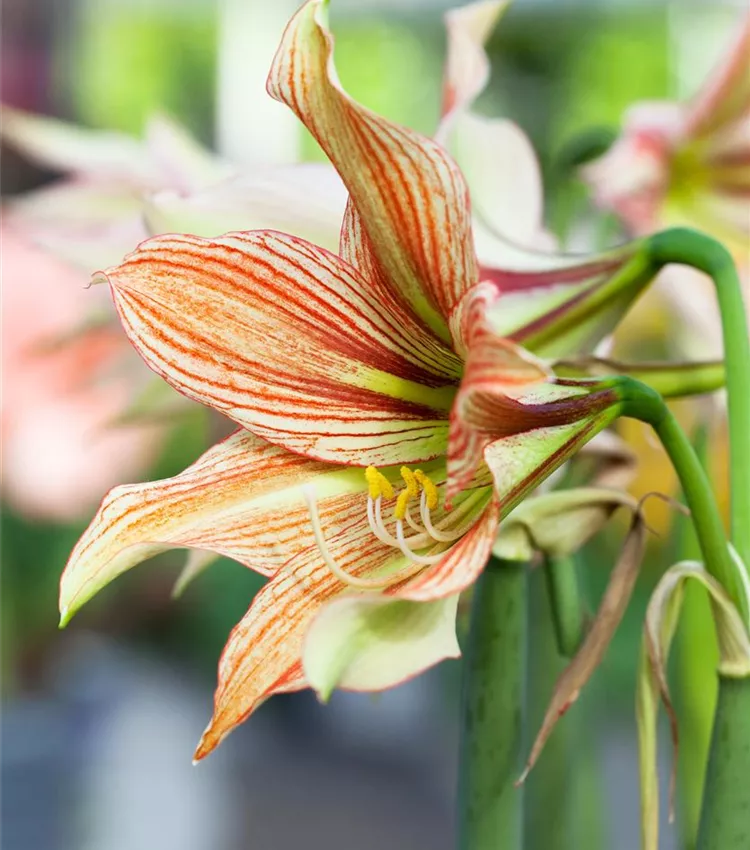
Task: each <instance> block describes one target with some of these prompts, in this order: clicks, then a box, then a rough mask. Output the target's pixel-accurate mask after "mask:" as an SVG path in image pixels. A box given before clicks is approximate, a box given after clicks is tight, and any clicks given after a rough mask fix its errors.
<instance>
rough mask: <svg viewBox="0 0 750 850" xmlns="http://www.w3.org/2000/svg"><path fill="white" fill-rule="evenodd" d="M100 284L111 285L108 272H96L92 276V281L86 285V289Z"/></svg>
mask: <svg viewBox="0 0 750 850" xmlns="http://www.w3.org/2000/svg"><path fill="white" fill-rule="evenodd" d="M100 283H109V275H108V274H107V273H106V272H103V271H98V272H94V273H93V274H92V275H91V280H90V281H89V282H88V284H87V285H86V289H91V287H92V286H96V285H97V284H100Z"/></svg>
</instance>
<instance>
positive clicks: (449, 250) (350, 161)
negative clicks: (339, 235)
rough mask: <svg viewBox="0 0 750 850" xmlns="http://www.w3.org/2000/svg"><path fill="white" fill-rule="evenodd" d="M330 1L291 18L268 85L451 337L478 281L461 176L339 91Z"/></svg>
mask: <svg viewBox="0 0 750 850" xmlns="http://www.w3.org/2000/svg"><path fill="white" fill-rule="evenodd" d="M326 6H327V3H326V2H324V0H310V1H309V2H308V3H306V4H305V5H304V6H303V7H302V8H301V9H300V10H299V12H298V13H297V14H296V15H295V17H294V18H292V20H291V22H290V24H289V26H288V27H287V29H286V32H285V33H284V36H283V39H282V42H281V46H280V47H279V51H278V53H277V54H276V57H275V59H274V62H273V65H272V67H271V72H270V75H269V78H268V83H267V87H268V91H269V93H270V94H271V95H272V96H273V97H275V98H276V99H277V100H280V101H282V102H283V103H286V104H287V105H288V106H290V107H291V108H292V109H293V110H294V112H295V113H296V114H297V115H298V116H299V118H300V119H301V120H302V121H303V123H304V124H305V126H306V127H307V128H308V130H310V132H311V133H312V134H313V136H314V137H315V138H316V139H317V141H318V142H319V143H320V145H321V147H322V148H323V150H324V151H325V152H326V154H327V155H328V157H329V158H330V160H331V162H332V163H333V164H334V166H335V167H336V170H337V171H338V173H339V174H340V175H341V178H342V180H343V181H344V183H345V184H346V187H347V189H348V190H349V193H350V195H351V197H352V200H353V203H354V205H355V206H356V208H357V210H358V212H359V213H360V214H361V216H362V222H363V225H364V228H365V230H366V231H367V234H368V236H369V238H370V240H371V243H372V247H373V250H374V252H375V255H376V257H377V260H378V262H379V264H380V266H381V267H382V270H383V272H384V273H385V275H386V278H387V280H388V281H389V282H390V283H391V284H392V286H393V287H394V288H395V289H396V290H398V291H399V292H401V293H402V294H403V297H404V298H405V299H406V300H407V301H408V303H409V304H410V305H411V306H412V308H413V309H414V311H415V312H416V313H417V314H418V315H419V316H420V318H421V319H422V320H423V321H424V322H425V323H426V324H427V325H428V326H429V327H431V328H432V329H433V331H435V332H436V333H437V334H438V335H440V336H442V337H443V338H444V339H446V340H447V339H448V335H447V328H446V322H445V317H446V316H447V315H448V314H449V313H450V311H451V309H452V308H453V306H454V304H455V303H456V302H457V301H458V300H459V298H460V297H461V295H462V294H463V293H464V292H465V290H466V289H467V288H469V287H471V286H472V285H473V284H474V283H476V280H477V267H476V258H475V255H474V249H473V244H472V236H471V217H470V211H469V199H468V192H467V189H466V186H465V184H464V180H463V177H462V176H461V173H460V171H459V169H458V167H457V166H456V164H455V163H454V162H453V161H452V160H451V159H450V157H449V156H448V155H447V153H446V152H445V151H444V150H443V148H442V147H440V146H439V145H438V144H436V143H435V142H433V141H431V140H429V139H426V138H424V137H422V136H420V135H418V134H417V133H414V132H412V131H410V130H407V129H404V128H402V127H399V126H398V125H396V124H392V123H391V122H389V121H386V120H385V119H383V118H381V117H379V116H377V115H375V114H374V113H372V112H370V111H369V110H368V109H365V108H364V107H362V106H360V105H359V104H357V103H355V102H354V101H353V100H352V99H351V98H350V97H349V96H348V95H347V94H346V93H345V92H344V91H343V89H342V88H341V86H340V84H339V82H338V78H337V76H336V72H335V69H334V66H333V58H332V56H333V38H332V36H331V34H330V32H329V31H328V29H327V26H326V20H325V19H326Z"/></svg>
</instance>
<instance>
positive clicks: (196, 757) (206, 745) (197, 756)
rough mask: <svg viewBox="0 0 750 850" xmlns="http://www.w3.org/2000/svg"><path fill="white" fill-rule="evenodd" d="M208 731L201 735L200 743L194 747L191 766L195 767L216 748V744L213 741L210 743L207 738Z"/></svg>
mask: <svg viewBox="0 0 750 850" xmlns="http://www.w3.org/2000/svg"><path fill="white" fill-rule="evenodd" d="M209 729H210V727H209ZM209 729H206V731H205V732H204V733H203V736H202V737H201V739H200V741H199V742H198V746H197V747H196V749H195V752H194V753H193V765H194V766H195V765H197V764H198V763H199V762H201V761H203V759H204V758H205V757H206V756H207V755H209V753H211V752H212V751H213V750H214V748H215V747H216V743H215V742H213V741H210V740H209V739H208V737H207V736H208V731H209Z"/></svg>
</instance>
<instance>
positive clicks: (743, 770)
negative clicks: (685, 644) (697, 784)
mask: <svg viewBox="0 0 750 850" xmlns="http://www.w3.org/2000/svg"><path fill="white" fill-rule="evenodd" d="M749 763H750V679H747V678H745V679H732V678H729V677H728V676H720V677H719V701H718V705H717V708H716V717H715V719H714V731H713V738H712V741H711V755H710V757H709V762H708V773H707V774H706V785H705V796H704V802H703V815H702V817H701V825H700V831H699V836H698V847H699V848H700V850H744V848H746V847H748V846H750V816H749V813H750V790H749V786H748V781H747V770H748V764H749Z"/></svg>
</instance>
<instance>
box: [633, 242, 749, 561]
mask: <svg viewBox="0 0 750 850" xmlns="http://www.w3.org/2000/svg"><path fill="white" fill-rule="evenodd" d="M645 244H646V250H647V253H648V256H649V257H650V259H651V261H652V262H653V263H654V266H655V267H656V268H661V267H662V266H664V265H666V264H667V263H682V264H684V265H690V266H693V267H694V268H696V269H699V270H700V271H703V272H705V273H706V274H707V275H709V276H710V277H711V278H712V279H713V281H714V285H715V287H716V295H717V298H718V302H719V310H720V312H721V325H722V332H723V336H724V357H725V361H726V377H727V381H726V383H727V395H728V400H727V413H728V419H729V451H730V470H731V494H732V504H731V519H732V525H731V527H732V534H731V537H732V542H733V543H734V545H735V548H736V549H737V551H738V552H739V554H740V557H741V558H742V560H743V561H744V563H745V565H746V566H747V567H748V568H750V391H748V381H749V380H750V334H748V324H747V314H746V312H745V304H744V301H743V296H742V287H741V285H740V281H739V278H738V276H737V269H736V268H735V265H734V260H733V259H732V256H731V254H730V253H729V252H728V251H727V250H726V248H724V246H723V245H721V244H720V243H719V242H716V241H715V240H713V239H711V238H710V237H709V236H706V235H704V234H702V233H698V232H697V231H692V230H687V229H676V230H667V231H665V232H664V233H657V234H656V235H655V236H652V237H650V238H649V239H648V240H647V241H646V243H645Z"/></svg>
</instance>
